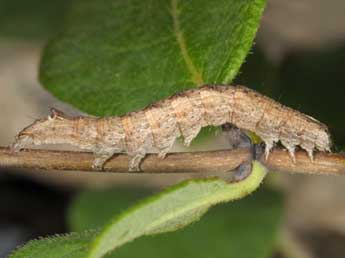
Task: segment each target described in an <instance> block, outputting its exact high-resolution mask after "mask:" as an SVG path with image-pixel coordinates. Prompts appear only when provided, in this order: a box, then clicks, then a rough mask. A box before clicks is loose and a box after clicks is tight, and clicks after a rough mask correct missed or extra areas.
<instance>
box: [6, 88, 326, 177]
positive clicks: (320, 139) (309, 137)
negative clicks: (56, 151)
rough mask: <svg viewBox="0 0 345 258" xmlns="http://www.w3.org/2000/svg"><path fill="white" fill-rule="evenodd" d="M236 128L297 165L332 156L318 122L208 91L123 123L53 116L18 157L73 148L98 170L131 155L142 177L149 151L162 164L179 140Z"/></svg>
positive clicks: (25, 137)
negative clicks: (36, 149) (33, 150)
mask: <svg viewBox="0 0 345 258" xmlns="http://www.w3.org/2000/svg"><path fill="white" fill-rule="evenodd" d="M225 123H231V124H233V125H235V126H236V127H238V128H240V129H245V130H249V131H252V132H254V133H256V134H257V135H258V136H259V137H260V138H261V139H262V140H263V141H264V142H265V144H266V148H265V155H266V158H267V157H268V155H269V152H270V149H271V148H272V147H273V145H274V143H276V142H278V141H280V142H281V143H282V145H283V146H285V147H286V149H287V150H288V151H289V153H290V155H291V158H292V159H293V160H294V161H295V155H294V152H295V147H296V146H298V145H299V146H300V147H302V148H303V149H305V150H306V151H307V153H308V155H309V157H310V159H311V160H312V159H313V151H314V149H315V148H316V149H318V150H320V151H330V145H331V142H330V137H329V133H328V130H327V127H326V126H325V125H324V124H322V123H320V122H319V121H317V120H316V119H314V118H312V117H310V116H307V115H305V114H302V113H300V112H298V111H296V110H293V109H291V108H288V107H285V106H283V105H281V104H280V103H278V102H276V101H274V100H272V99H270V98H268V97H266V96H263V95H261V94H259V93H258V92H256V91H254V90H251V89H248V88H246V87H243V86H226V85H206V86H203V87H201V88H197V89H191V90H186V91H184V92H181V93H178V94H175V95H173V96H171V97H170V98H167V99H164V100H161V101H158V102H156V103H155V104H152V105H150V106H148V107H146V108H145V109H143V110H139V111H136V112H131V113H128V114H126V115H123V116H120V117H104V118H92V117H74V118H73V117H69V116H67V115H65V114H63V113H62V112H60V111H57V110H54V109H53V110H52V113H51V115H50V116H48V118H47V119H40V120H37V121H35V122H34V123H33V124H32V125H30V126H28V127H27V128H25V129H24V130H22V131H21V132H20V133H19V134H18V135H17V137H16V141H15V143H14V144H13V145H12V149H13V150H14V151H19V150H20V149H22V148H24V147H26V146H28V145H41V144H60V143H64V144H71V145H74V146H77V147H79V148H81V149H84V150H89V151H92V152H94V153H95V155H96V158H95V160H94V163H93V166H94V167H95V168H98V169H102V168H103V165H104V163H105V162H106V161H107V160H108V159H109V158H111V157H112V156H113V155H114V154H115V153H119V152H126V153H127V154H128V155H129V156H130V157H131V160H130V164H129V170H130V171H138V170H139V165H140V161H141V160H142V159H143V158H144V157H145V155H146V153H147V152H148V151H149V150H152V149H156V150H157V151H158V155H159V157H161V158H164V156H165V155H166V154H167V153H168V152H169V150H170V149H171V147H172V145H173V143H174V142H175V140H176V138H177V137H179V136H182V137H183V139H184V144H185V145H187V146H188V145H189V144H190V143H191V141H192V140H193V139H194V138H195V137H196V136H197V134H198V133H199V131H200V129H201V128H202V127H205V126H208V125H214V126H218V125H222V124H225Z"/></svg>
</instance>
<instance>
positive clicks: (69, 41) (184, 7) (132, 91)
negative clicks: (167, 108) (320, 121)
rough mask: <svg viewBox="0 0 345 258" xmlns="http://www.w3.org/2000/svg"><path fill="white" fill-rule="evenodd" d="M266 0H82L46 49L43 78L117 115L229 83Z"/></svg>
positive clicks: (79, 102) (98, 110)
mask: <svg viewBox="0 0 345 258" xmlns="http://www.w3.org/2000/svg"><path fill="white" fill-rule="evenodd" d="M264 5H265V0H241V1H239V0H215V1H207V0H190V1H181V0H147V1H141V0H126V1H120V0H99V1H93V0H82V1H78V3H77V4H75V5H74V7H73V8H72V11H71V12H70V13H69V19H67V21H66V23H65V26H64V30H63V32H62V33H60V34H59V35H58V36H57V37H56V38H55V39H54V40H52V41H51V42H50V44H49V45H48V46H47V48H46V49H45V51H44V55H43V59H42V63H41V67H40V69H41V72H40V78H41V81H42V83H43V85H44V86H45V87H46V88H47V89H48V90H49V91H51V92H52V93H53V94H54V95H56V96H57V97H58V98H60V99H61V100H63V101H65V102H68V103H71V104H72V105H74V106H76V107H78V108H80V109H81V110H83V111H86V112H88V113H90V114H94V115H110V114H112V115H114V114H115V115H119V114H123V113H125V112H128V111H133V110H136V109H139V108H142V107H144V106H146V105H148V104H150V103H152V102H154V101H156V100H159V99H162V98H164V97H167V96H169V95H171V94H173V93H174V92H177V91H180V90H182V89H186V88H190V87H195V86H198V85H201V84H204V83H229V82H231V81H232V79H233V78H234V76H235V75H236V73H237V72H238V70H239V67H240V65H241V64H242V62H243V60H244V58H245V57H246V55H247V53H248V50H249V49H250V47H251V45H252V41H253V38H254V36H255V32H256V31H257V27H258V23H259V19H260V16H261V14H262V11H263V8H264Z"/></svg>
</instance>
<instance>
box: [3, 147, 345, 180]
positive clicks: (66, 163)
mask: <svg viewBox="0 0 345 258" xmlns="http://www.w3.org/2000/svg"><path fill="white" fill-rule="evenodd" d="M249 157H250V150H249V149H236V150H222V151H205V152H188V153H187V152H184V153H170V154H168V155H167V157H166V158H165V159H163V160H162V159H160V158H158V157H157V155H155V154H149V155H147V157H146V158H145V159H144V161H143V162H142V165H141V169H142V171H141V172H139V173H187V172H192V173H193V172H194V173H205V172H212V173H213V172H226V171H231V170H234V169H236V168H237V167H238V166H239V165H240V164H241V163H242V162H244V161H245V160H247V159H248V158H249ZM93 159H94V156H93V154H92V153H87V152H74V151H52V150H23V151H21V152H19V153H11V152H10V151H9V150H8V149H7V148H4V147H0V168H20V169H43V170H78V171H95V170H94V169H92V161H93ZM260 161H261V162H262V163H264V164H265V165H266V166H267V167H268V168H269V169H270V171H280V172H292V173H310V174H338V175H341V174H344V175H345V155H342V154H327V153H317V154H316V155H315V159H314V162H311V161H310V160H309V158H308V156H307V155H306V154H305V152H304V151H299V152H297V153H296V161H297V162H296V164H294V163H293V162H292V161H291V159H290V157H289V155H288V153H287V152H286V151H285V150H279V149H275V150H273V151H272V153H271V154H270V156H269V159H268V160H267V161H265V160H264V159H263V158H262V159H261V160H260ZM128 162H129V158H128V156H127V155H125V154H119V155H117V156H114V157H113V158H112V159H111V160H109V161H108V162H107V163H106V165H105V167H104V171H103V172H113V173H127V172H128ZM95 172H99V171H95ZM131 173H132V172H131Z"/></svg>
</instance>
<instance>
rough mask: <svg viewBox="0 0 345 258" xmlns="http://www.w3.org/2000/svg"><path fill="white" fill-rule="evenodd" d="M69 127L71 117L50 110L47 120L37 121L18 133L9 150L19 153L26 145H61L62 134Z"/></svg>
mask: <svg viewBox="0 0 345 258" xmlns="http://www.w3.org/2000/svg"><path fill="white" fill-rule="evenodd" d="M70 126H72V119H71V117H69V116H67V115H65V114H64V113H63V112H61V111H59V110H56V109H53V108H52V109H51V113H50V115H49V116H48V117H47V118H45V119H38V120H36V121H35V122H33V123H32V124H31V125H29V126H27V127H26V128H24V129H23V130H22V131H21V132H19V133H18V135H17V136H16V140H15V142H14V144H13V145H12V146H11V149H12V150H13V151H19V150H21V149H23V148H25V147H26V146H28V145H39V144H49V143H52V144H55V143H61V139H63V137H64V136H63V134H64V132H67V130H66V129H68V128H70ZM66 136H67V135H66Z"/></svg>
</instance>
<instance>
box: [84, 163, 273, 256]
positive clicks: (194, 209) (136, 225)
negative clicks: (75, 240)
mask: <svg viewBox="0 0 345 258" xmlns="http://www.w3.org/2000/svg"><path fill="white" fill-rule="evenodd" d="M265 175H266V168H265V167H264V166H262V165H261V164H260V163H259V162H257V161H254V162H253V171H252V173H251V174H250V175H249V176H248V177H247V178H246V179H245V180H243V181H241V182H238V183H234V184H227V183H226V182H225V181H223V180H220V179H204V180H192V181H187V182H185V183H182V184H179V185H177V186H175V187H172V188H170V189H169V190H168V191H165V192H163V193H161V194H159V195H156V196H153V197H152V198H149V199H147V200H146V201H145V202H142V203H140V204H139V205H137V206H134V207H133V208H132V209H130V210H127V211H126V212H125V213H123V214H122V215H120V216H118V217H116V218H115V219H114V220H113V221H112V222H111V223H110V224H109V225H107V226H106V227H105V228H104V229H103V230H102V232H101V233H100V235H99V236H98V237H97V238H96V239H95V241H94V243H93V244H92V246H91V250H90V255H89V256H88V257H90V258H98V257H102V256H104V255H105V254H106V253H108V252H109V251H111V250H114V249H115V248H118V247H119V246H121V245H123V244H125V243H127V242H130V241H132V240H134V239H136V238H138V237H140V236H145V235H151V234H157V233H163V232H169V231H175V230H177V229H180V228H183V227H185V226H186V225H188V224H190V223H192V222H194V221H197V220H198V219H199V218H200V217H201V216H202V215H204V214H205V212H206V211H207V210H208V209H209V208H210V207H211V206H213V205H215V204H218V203H222V202H227V201H232V200H236V199H240V198H242V197H244V196H245V195H247V194H249V193H251V192H252V191H254V190H255V189H256V188H257V187H258V186H259V185H260V183H261V182H262V180H263V178H264V177H265Z"/></svg>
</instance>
